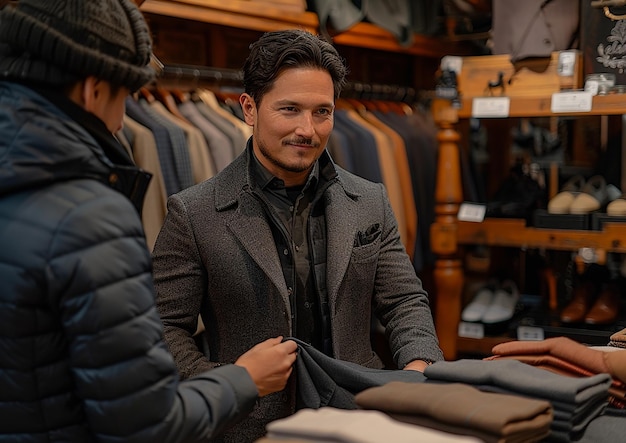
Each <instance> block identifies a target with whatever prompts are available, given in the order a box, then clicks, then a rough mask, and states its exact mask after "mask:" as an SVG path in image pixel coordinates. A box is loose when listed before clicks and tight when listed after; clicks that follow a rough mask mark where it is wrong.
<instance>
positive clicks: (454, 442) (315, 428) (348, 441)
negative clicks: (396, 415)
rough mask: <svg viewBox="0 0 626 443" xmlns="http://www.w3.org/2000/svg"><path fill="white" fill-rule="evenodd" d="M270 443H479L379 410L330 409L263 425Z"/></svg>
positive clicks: (300, 412) (474, 439)
mask: <svg viewBox="0 0 626 443" xmlns="http://www.w3.org/2000/svg"><path fill="white" fill-rule="evenodd" d="M266 429H267V436H266V439H267V440H266V441H269V442H274V441H276V442H279V441H280V442H283V441H285V440H286V441H292V442H293V443H296V442H298V443H299V442H326V443H333V442H336V443H382V442H385V443H386V442H393V443H415V442H428V443H480V440H478V439H477V438H474V437H467V436H461V435H454V434H448V433H445V432H441V431H437V430H434V429H429V428H425V427H421V426H415V425H410V424H406V423H401V422H399V421H396V420H393V419H391V418H390V417H388V416H387V415H386V414H384V413H382V412H379V411H363V410H344V409H337V408H331V407H323V408H320V409H302V410H300V411H298V412H296V413H295V414H293V415H291V416H289V417H286V418H281V419H279V420H274V421H273V422H271V423H268V424H267V426H266Z"/></svg>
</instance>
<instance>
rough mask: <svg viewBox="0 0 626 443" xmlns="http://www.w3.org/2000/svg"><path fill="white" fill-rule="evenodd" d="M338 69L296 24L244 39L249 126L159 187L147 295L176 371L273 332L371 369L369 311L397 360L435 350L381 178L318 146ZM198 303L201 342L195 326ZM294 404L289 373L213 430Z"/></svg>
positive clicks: (432, 357)
mask: <svg viewBox="0 0 626 443" xmlns="http://www.w3.org/2000/svg"><path fill="white" fill-rule="evenodd" d="M345 74H346V67H345V65H344V64H343V60H342V59H341V57H340V56H339V54H338V53H337V51H336V50H335V48H334V47H333V46H332V45H330V44H329V43H327V42H325V41H324V40H323V39H321V38H318V37H317V36H314V35H312V34H309V33H307V32H304V31H299V30H289V31H277V32H270V33H266V34H264V35H263V36H262V37H261V38H260V39H259V40H258V41H257V42H255V43H253V44H252V45H251V52H250V55H249V57H248V59H247V61H246V63H245V65H244V88H245V92H244V93H243V94H242V95H241V98H240V104H241V106H242V109H243V113H244V116H245V120H246V123H248V124H249V125H250V126H251V127H252V128H253V136H252V137H251V138H250V140H249V141H248V144H247V147H246V149H245V151H244V152H243V153H242V154H241V155H240V156H239V157H238V158H237V159H235V160H234V161H233V162H232V163H231V164H230V165H228V166H227V167H226V168H225V169H224V170H223V171H222V172H220V173H219V174H218V175H216V176H215V177H213V178H212V179H210V180H208V181H206V182H203V183H200V184H198V185H195V186H193V187H191V188H188V189H186V190H184V191H182V192H180V193H178V194H175V195H172V196H171V197H170V198H169V201H168V215H167V218H166V220H165V223H164V225H163V228H162V230H161V232H160V234H159V237H158V239H157V242H156V245H155V248H154V252H153V256H154V275H155V280H156V286H157V294H158V296H157V305H158V308H159V312H160V315H161V318H162V320H163V323H164V325H165V338H166V341H167V343H168V345H169V347H170V350H171V352H172V353H173V355H174V357H175V360H176V362H177V365H178V369H179V371H180V373H181V376H182V377H190V376H192V375H194V374H197V373H199V372H201V371H203V370H206V369H209V368H212V367H216V366H219V365H221V364H225V363H229V362H232V361H234V360H235V359H236V358H237V357H238V356H239V355H241V354H242V353H243V352H245V351H246V350H248V349H249V348H251V347H252V346H254V345H255V344H256V343H258V342H260V341H262V340H265V339H268V338H271V337H278V336H282V337H288V336H293V337H296V338H298V339H300V340H302V341H303V342H305V343H308V344H311V345H312V346H313V347H315V348H316V349H318V350H320V351H322V352H324V353H325V354H326V355H329V356H332V357H334V358H337V359H340V360H345V361H349V362H353V363H357V364H359V365H362V366H364V367H369V368H382V367H383V364H382V362H381V360H380V358H379V357H378V356H377V355H376V354H375V352H374V351H373V349H372V345H371V342H370V324H371V321H370V320H371V315H372V313H374V314H375V315H376V317H377V318H378V319H379V320H380V323H381V324H382V325H383V327H384V328H385V331H386V335H387V337H388V339H389V346H390V349H391V353H392V356H393V359H394V363H395V364H396V365H397V367H398V368H400V369H414V370H423V369H424V368H425V367H426V366H427V364H428V362H433V361H437V360H441V359H442V358H443V356H442V353H441V350H440V349H439V344H438V340H437V337H436V333H435V328H434V324H433V320H432V314H431V311H430V308H429V304H428V296H427V294H426V292H425V291H424V289H423V288H422V284H421V282H420V280H419V279H418V277H417V276H416V274H415V270H414V268H413V266H412V265H411V262H410V260H409V257H408V255H407V254H406V251H405V249H404V247H403V245H402V243H401V241H400V236H399V233H398V227H397V222H396V219H395V217H394V214H393V212H392V209H391V206H390V204H389V201H388V198H387V194H386V192H385V189H384V186H383V185H382V184H380V183H372V182H369V181H367V180H365V179H363V178H360V177H357V176H355V175H353V174H350V173H349V172H347V171H345V170H343V169H341V168H340V167H338V166H337V165H335V164H334V163H333V161H332V159H331V158H330V156H329V154H328V153H327V151H326V150H325V146H326V142H327V141H328V137H329V136H330V133H331V131H332V128H333V110H334V104H335V100H336V99H337V98H338V97H339V94H340V92H341V88H342V86H343V85H344V83H345ZM199 315H200V316H201V317H202V320H203V323H204V325H205V328H206V330H205V331H204V332H203V335H202V339H203V340H204V343H205V344H206V349H200V348H199V347H198V346H197V341H196V340H194V337H193V336H194V333H195V332H196V329H197V326H198V316H199ZM196 339H197V337H196ZM294 408H295V392H294V385H293V383H291V384H288V387H287V388H286V389H285V390H284V391H282V392H279V393H275V394H271V395H268V396H266V397H264V398H262V399H260V401H259V402H258V404H257V407H256V408H255V410H254V411H253V412H252V413H251V414H250V415H249V416H248V418H247V419H245V420H244V421H243V422H241V424H240V425H238V426H237V427H236V428H233V429H231V430H230V431H228V432H227V433H226V434H224V435H223V436H222V437H221V440H220V441H225V442H236V443H243V442H252V441H254V440H256V439H257V438H259V437H261V436H262V435H263V434H264V433H265V425H266V424H267V423H269V422H270V421H272V420H275V419H278V418H281V417H285V416H287V415H289V414H291V413H293V412H294Z"/></svg>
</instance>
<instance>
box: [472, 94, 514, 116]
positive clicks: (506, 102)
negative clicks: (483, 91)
mask: <svg viewBox="0 0 626 443" xmlns="http://www.w3.org/2000/svg"><path fill="white" fill-rule="evenodd" d="M510 107H511V99H510V98H509V97H475V98H474V99H472V117H474V118H506V117H508V116H509V109H510Z"/></svg>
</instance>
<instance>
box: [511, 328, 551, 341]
mask: <svg viewBox="0 0 626 443" xmlns="http://www.w3.org/2000/svg"><path fill="white" fill-rule="evenodd" d="M544 338H545V335H544V333H543V328H538V327H537V326H518V327H517V339H518V340H527V341H541V340H543V339H544Z"/></svg>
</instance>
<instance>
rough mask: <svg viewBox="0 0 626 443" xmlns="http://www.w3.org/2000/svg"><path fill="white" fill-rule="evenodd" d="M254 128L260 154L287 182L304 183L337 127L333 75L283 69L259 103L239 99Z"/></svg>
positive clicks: (312, 70)
mask: <svg viewBox="0 0 626 443" xmlns="http://www.w3.org/2000/svg"><path fill="white" fill-rule="evenodd" d="M240 102H241V105H242V107H243V110H244V115H245V119H246V123H248V124H249V125H251V126H252V127H253V149H254V153H255V155H256V157H257V158H258V159H259V161H260V162H261V164H262V165H263V166H265V167H266V168H267V169H268V170H269V171H270V172H271V173H272V174H274V175H275V176H276V177H278V178H280V179H282V180H284V181H285V185H286V186H294V185H299V184H303V183H304V182H305V181H306V178H307V176H308V174H309V172H310V171H311V168H312V167H313V164H314V163H315V161H316V160H317V159H318V158H319V156H320V155H321V154H322V152H323V151H324V149H325V148H326V143H327V142H328V137H329V136H330V133H331V131H332V129H333V109H334V89H333V82H332V78H331V77H330V74H329V73H328V72H326V71H324V70H321V69H315V68H289V69H285V70H284V71H283V72H281V73H280V74H279V75H278V77H277V78H276V81H275V82H274V85H273V87H272V88H271V89H270V90H269V91H268V92H267V93H266V94H265V95H264V96H263V98H262V100H261V103H260V104H257V103H255V102H254V100H253V99H252V97H250V96H249V95H248V94H242V96H241V99H240Z"/></svg>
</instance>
